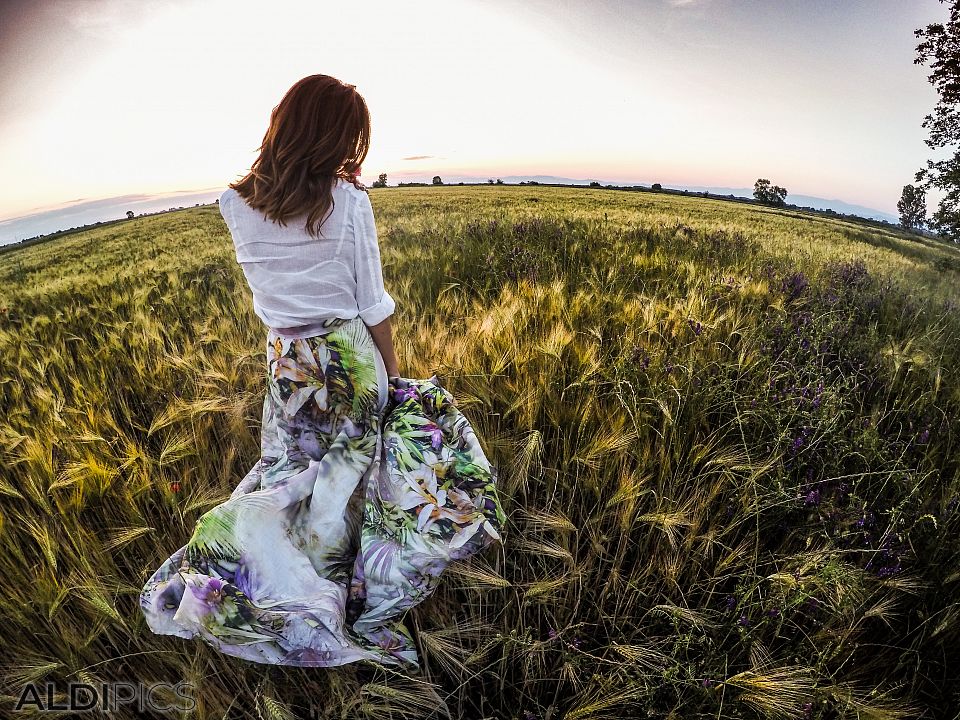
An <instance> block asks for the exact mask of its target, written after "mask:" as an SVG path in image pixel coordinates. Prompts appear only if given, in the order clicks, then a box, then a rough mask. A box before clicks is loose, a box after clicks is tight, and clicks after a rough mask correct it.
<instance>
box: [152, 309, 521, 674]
mask: <svg viewBox="0 0 960 720" xmlns="http://www.w3.org/2000/svg"><path fill="white" fill-rule="evenodd" d="M266 351H267V352H266V355H267V373H266V392H265V394H264V403H263V414H262V432H261V457H260V459H259V461H258V462H257V463H256V464H255V465H254V466H253V467H252V468H251V469H250V471H249V472H248V473H247V475H246V476H245V477H244V478H243V479H242V480H241V481H240V483H239V484H238V485H237V486H236V488H235V489H234V491H233V493H232V494H231V496H230V498H229V499H228V500H226V501H225V502H223V503H222V504H220V505H217V506H216V507H214V508H212V509H210V510H208V511H207V512H205V513H204V514H203V515H202V516H201V517H200V518H199V520H198V521H197V524H196V526H195V529H194V532H193V535H192V536H191V537H190V539H189V540H188V541H187V543H186V544H185V545H184V546H183V547H181V548H180V549H179V550H177V551H176V552H175V553H173V554H172V555H171V556H170V557H169V558H168V559H167V560H166V561H165V562H164V563H163V564H162V565H161V566H160V568H159V569H157V570H156V572H155V573H154V574H153V575H152V576H151V577H150V579H149V580H147V582H146V583H145V585H144V587H143V590H142V592H141V594H140V607H141V610H142V611H143V613H144V615H145V617H146V620H147V624H148V626H149V627H150V629H151V630H152V631H153V632H155V633H157V634H165V635H177V636H179V637H183V638H198V637H199V638H201V639H202V640H204V641H205V642H207V643H209V644H210V645H212V646H213V647H215V648H217V649H218V650H220V651H221V652H224V653H226V654H230V655H235V656H237V657H241V658H244V659H247V660H251V661H254V662H262V663H271V664H277V665H298V666H333V665H341V664H344V663H349V662H354V661H356V660H362V659H369V660H373V661H376V662H380V663H384V664H394V665H401V666H405V667H407V668H409V669H411V670H412V671H416V670H417V669H419V658H418V655H417V651H416V645H415V643H414V640H413V637H412V635H411V633H410V632H409V630H408V629H407V627H406V625H404V623H403V622H402V620H401V618H400V615H401V614H402V613H403V612H405V611H406V610H407V609H409V608H411V607H413V606H415V605H416V604H418V603H419V602H421V601H422V600H423V599H425V598H426V597H428V596H429V594H430V593H431V592H432V591H433V590H434V589H435V588H436V586H437V582H438V579H439V576H440V574H441V572H442V571H443V569H444V568H445V567H446V566H447V565H448V564H449V563H450V562H451V561H453V560H457V559H464V558H467V557H469V556H470V555H472V554H474V553H476V552H479V551H480V550H482V549H484V548H485V547H487V546H489V545H490V544H491V543H493V542H496V541H498V540H500V539H501V530H502V527H503V524H504V522H505V516H504V513H503V510H502V508H501V505H500V502H499V499H498V497H497V492H496V469H495V468H494V467H493V466H491V465H490V463H489V462H488V461H487V458H486V456H485V455H484V453H483V451H482V449H481V448H480V445H479V443H478V442H477V439H476V436H475V434H474V432H473V430H472V428H471V426H470V424H469V422H467V420H466V418H465V417H464V416H463V415H462V414H461V413H460V411H459V410H458V409H457V408H456V406H455V404H454V401H453V398H452V396H451V395H450V393H449V392H448V391H446V390H445V389H444V388H442V387H440V385H439V382H438V380H437V378H436V377H432V378H430V379H429V380H413V379H406V378H391V379H390V380H389V383H388V386H387V388H386V390H387V397H386V402H385V403H382V402H381V400H380V398H381V397H382V395H381V383H383V382H384V377H385V374H384V373H383V372H382V363H381V364H380V365H379V366H378V363H379V362H380V360H379V358H378V357H377V355H376V353H377V351H376V348H375V345H374V343H373V338H372V336H370V334H369V330H368V329H367V328H366V326H365V325H364V324H363V322H362V320H360V319H359V318H354V319H353V320H349V321H347V320H340V319H335V320H332V321H331V322H330V329H329V331H328V332H325V333H324V334H322V335H317V336H314V337H310V338H301V339H296V340H290V339H285V338H281V337H279V336H277V335H276V334H274V333H272V332H271V333H269V334H268V338H267V347H266ZM378 368H379V369H378Z"/></svg>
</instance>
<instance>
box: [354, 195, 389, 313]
mask: <svg viewBox="0 0 960 720" xmlns="http://www.w3.org/2000/svg"><path fill="white" fill-rule="evenodd" d="M353 232H354V248H355V252H354V256H353V257H354V272H355V274H356V278H357V309H358V310H359V313H360V317H361V318H362V319H363V322H364V323H366V324H367V325H377V324H378V323H381V322H383V321H384V320H385V319H386V318H388V317H389V316H390V315H392V314H393V311H394V310H395V309H396V303H395V302H394V300H393V298H392V297H391V296H390V293H388V292H387V291H386V289H385V288H384V286H383V267H382V265H381V263H380V243H379V241H378V239H377V226H376V225H375V224H374V221H373V206H372V205H371V204H370V196H369V195H367V193H366V192H361V193H360V194H359V195H358V196H357V202H356V205H355V206H354V218H353Z"/></svg>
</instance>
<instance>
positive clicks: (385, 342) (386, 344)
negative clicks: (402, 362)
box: [367, 315, 400, 377]
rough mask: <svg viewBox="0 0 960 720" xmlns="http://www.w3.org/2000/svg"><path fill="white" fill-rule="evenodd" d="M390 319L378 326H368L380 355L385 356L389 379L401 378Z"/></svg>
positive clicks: (384, 360)
mask: <svg viewBox="0 0 960 720" xmlns="http://www.w3.org/2000/svg"><path fill="white" fill-rule="evenodd" d="M390 317H391V316H389V315H388V316H387V317H386V319H384V320H382V321H381V322H379V323H377V324H376V325H367V328H368V329H369V330H370V334H371V335H372V336H373V341H374V342H375V343H376V344H377V349H378V350H379V351H380V355H381V356H383V364H384V365H385V366H386V368H387V377H399V376H400V366H399V365H398V364H397V353H396V350H395V349H394V347H393V329H392V327H391V325H390Z"/></svg>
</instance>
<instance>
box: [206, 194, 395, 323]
mask: <svg viewBox="0 0 960 720" xmlns="http://www.w3.org/2000/svg"><path fill="white" fill-rule="evenodd" d="M332 197H333V206H332V208H331V211H330V214H329V216H328V217H327V218H326V219H325V220H324V222H323V225H322V227H321V237H320V238H316V237H313V236H311V235H310V234H308V233H307V232H306V229H305V228H304V223H305V220H306V216H305V215H304V216H302V217H300V216H298V217H296V218H291V219H290V220H289V221H288V222H287V224H286V226H281V225H280V224H279V223H275V222H273V221H272V220H270V219H269V218H267V217H266V216H265V215H264V214H263V213H262V212H260V211H259V210H256V209H254V208H252V207H250V206H249V205H247V203H246V201H245V200H244V199H243V197H241V196H240V194H239V193H238V192H237V191H236V190H234V189H233V188H227V189H226V190H225V191H224V192H223V193H222V194H221V195H220V201H219V202H220V214H221V215H222V216H223V219H224V221H225V222H226V224H227V227H228V228H229V230H230V234H231V236H232V237H233V244H234V249H235V252H236V257H237V262H238V263H239V264H240V266H241V268H242V269H243V273H244V275H245V276H246V279H247V284H248V285H249V286H250V290H251V292H252V294H253V309H254V312H255V313H256V314H257V316H258V317H259V318H260V319H261V320H262V321H263V323H264V324H265V325H267V326H268V327H274V328H281V327H294V326H300V325H307V324H310V323H313V322H316V321H318V320H323V319H327V318H334V317H340V318H345V319H352V318H355V317H357V316H358V315H360V316H361V317H362V318H363V320H364V322H365V323H367V325H376V324H377V323H379V322H381V321H382V320H383V319H384V318H386V317H387V316H389V315H390V314H391V313H392V312H393V311H394V308H395V303H394V301H393V298H392V297H391V296H390V295H389V294H388V293H387V292H386V290H385V289H384V287H383V276H382V269H381V265H380V251H379V244H378V241H377V231H376V225H375V224H374V221H373V208H372V206H371V205H370V198H369V196H368V195H367V193H366V191H364V190H361V189H359V188H357V187H356V186H354V185H353V183H351V182H349V181H347V180H345V179H343V178H338V179H337V181H336V182H335V183H334V185H333V188H332Z"/></svg>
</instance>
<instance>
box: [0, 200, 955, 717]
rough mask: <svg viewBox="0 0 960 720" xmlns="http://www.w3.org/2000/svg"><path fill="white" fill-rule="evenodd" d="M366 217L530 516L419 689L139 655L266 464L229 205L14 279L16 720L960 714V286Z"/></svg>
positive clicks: (517, 517)
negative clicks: (92, 692) (227, 220)
mask: <svg viewBox="0 0 960 720" xmlns="http://www.w3.org/2000/svg"><path fill="white" fill-rule="evenodd" d="M371 199H372V202H373V205H374V209H375V212H376V216H377V225H378V229H379V232H380V242H381V248H382V254H383V260H384V268H385V270H384V272H385V276H386V284H387V286H388V288H389V289H390V291H391V294H392V295H393V296H394V297H395V298H396V299H397V312H396V315H395V317H394V327H395V330H394V333H395V341H396V344H397V350H398V356H399V358H400V363H401V370H402V373H403V374H404V375H406V376H410V377H428V376H429V375H430V374H431V373H432V372H437V373H438V374H439V376H440V377H441V379H442V380H443V382H444V384H445V386H446V387H448V388H449V389H450V390H451V392H452V393H453V394H454V396H455V397H456V398H457V400H458V404H459V405H460V406H461V408H462V409H463V410H464V412H465V414H466V415H467V416H468V417H469V418H470V420H471V422H472V423H473V425H474V428H475V430H476V431H477V433H478V436H479V438H480V440H481V443H482V444H483V446H484V448H485V449H486V450H487V451H488V453H489V455H490V456H491V459H492V460H493V461H494V463H495V464H496V465H498V467H499V468H500V469H501V475H500V489H501V497H502V500H503V502H504V508H505V510H506V511H507V513H508V516H509V521H508V525H507V527H506V528H505V532H504V537H505V545H504V546H503V547H502V548H499V549H498V551H497V552H492V553H490V554H485V555H484V556H483V557H479V558H474V559H473V560H472V561H471V562H470V563H467V564H461V565H454V566H452V567H451V568H450V569H449V570H448V572H447V573H445V575H444V582H442V583H441V585H440V587H439V589H438V590H437V591H436V592H435V594H434V595H433V596H431V598H430V599H429V600H427V601H426V602H425V603H424V604H423V605H421V606H419V607H418V608H416V609H415V610H414V611H413V612H412V613H411V616H410V623H409V624H410V625H411V627H412V628H413V629H414V632H415V633H416V635H417V637H418V640H419V643H420V648H421V655H422V659H423V662H424V665H425V673H424V676H423V677H421V678H405V677H402V676H398V675H397V674H396V673H395V672H394V671H393V670H391V669H378V670H377V674H376V676H375V677H374V678H373V680H372V681H371V682H369V683H367V684H365V685H363V686H362V687H361V686H360V684H359V682H358V677H357V670H358V667H357V666H353V665H348V666H343V667H340V668H332V669H327V670H305V669H296V668H276V667H269V666H262V665H255V664H248V663H245V662H243V661H241V660H237V659H235V658H231V657H229V656H223V655H220V654H218V653H217V652H216V651H214V650H212V649H211V648H208V647H207V646H205V645H203V644H202V643H200V642H199V641H197V642H187V641H183V640H181V639H179V638H169V637H158V636H155V635H153V634H151V633H150V632H149V630H148V629H147V628H146V627H145V624H144V621H143V619H142V617H141V615H140V613H139V609H138V608H137V594H138V592H139V590H140V587H141V586H142V584H143V581H144V580H145V579H146V577H147V576H148V575H149V574H150V573H151V572H152V571H153V570H154V569H155V568H156V567H157V566H158V565H159V564H160V563H161V562H162V561H163V560H164V559H165V558H166V557H167V556H168V555H169V554H170V553H171V552H173V551H174V550H175V549H176V548H178V547H179V546H180V545H181V544H182V543H183V542H185V540H186V539H187V538H188V537H189V535H190V533H191V531H192V529H193V527H194V525H195V523H196V521H197V519H198V518H199V516H200V515H201V514H202V513H203V512H204V511H205V510H207V509H209V508H210V507H212V506H213V505H214V504H216V503H218V502H221V501H223V500H225V499H226V498H227V497H228V495H229V493H230V491H231V490H232V489H233V487H234V485H235V483H236V482H237V481H238V480H239V478H240V477H242V476H243V474H244V473H245V472H246V471H247V470H248V469H249V467H250V466H251V465H253V463H255V462H256V460H257V459H258V453H259V435H258V433H259V422H260V408H261V402H262V397H263V396H262V392H263V389H264V385H263V382H264V381H263V366H262V364H263V352H264V347H263V342H264V329H263V328H262V326H261V325H260V324H259V320H258V319H257V318H256V316H255V315H254V314H253V311H252V304H251V298H250V295H249V291H248V289H247V287H246V285H245V281H244V278H243V275H242V272H241V270H240V268H239V266H237V264H236V262H235V260H234V256H233V248H232V245H231V243H230V237H229V234H228V232H227V229H226V227H225V226H224V224H223V222H222V220H221V218H220V216H219V213H218V211H217V209H216V207H215V206H206V207H201V208H190V209H187V210H184V211H179V212H176V213H169V214H164V215H158V216H153V217H148V218H139V219H135V220H131V221H129V222H126V223H123V224H118V225H114V226H110V227H105V228H99V229H95V230H91V231H88V232H84V233H78V234H72V235H69V236H65V237H63V238H58V239H55V240H51V241H49V242H45V243H42V244H38V245H36V246H32V247H25V248H22V249H19V250H17V251H16V252H10V253H6V254H4V255H3V256H2V258H0V409H2V413H0V452H2V453H3V455H2V459H3V464H4V471H3V472H2V473H0V498H2V500H0V550H2V552H0V574H2V577H3V587H4V591H3V593H0V614H2V617H3V619H4V623H3V628H4V629H3V631H2V633H3V634H2V636H0V637H2V639H3V647H2V649H0V662H2V664H3V668H4V672H3V677H4V678H5V682H4V684H3V688H2V692H3V695H4V698H5V702H6V701H9V700H11V699H15V698H16V697H17V696H18V694H19V692H20V688H21V686H22V685H23V683H25V682H27V681H29V680H34V681H41V682H42V681H50V682H55V683H56V684H57V687H65V685H66V683H67V682H69V681H74V682H76V681H79V680H83V681H87V682H93V681H101V680H102V681H106V680H127V681H133V682H136V681H141V682H148V681H151V680H156V681H159V680H163V681H167V682H175V681H178V680H184V681H189V682H192V683H193V684H194V685H195V688H196V690H195V695H196V696H198V697H201V698H202V703H201V704H200V706H199V707H198V709H197V711H196V713H195V715H194V716H195V717H198V718H207V717H210V718H213V717H216V718H223V717H236V718H241V717H256V716H258V715H259V716H262V717H284V716H286V715H287V714H289V713H294V714H295V715H296V716H303V715H305V714H309V713H311V712H312V713H313V715H312V716H315V717H329V718H335V717H336V718H339V717H388V716H389V717H416V718H422V717H427V716H437V717H439V716H450V717H470V718H482V717H497V718H500V717H504V718H523V719H524V720H528V719H530V718H544V720H547V719H551V718H560V717H564V718H570V719H571V720H572V719H573V718H605V717H610V718H614V717H672V718H699V717H714V718H715V717H724V718H875V719H877V720H886V719H893V718H908V717H928V718H934V717H949V716H951V715H950V713H953V712H955V708H956V707H957V706H958V705H960V692H958V689H957V688H958V687H960V672H958V670H957V668H958V667H960V650H958V648H960V605H958V603H957V600H956V597H957V590H958V581H960V541H958V536H960V533H958V531H960V509H958V501H960V479H958V475H957V468H958V463H960V451H958V444H957V443H958V431H960V424H958V407H960V378H958V374H957V373H958V368H960V319H958V313H957V310H958V307H960V298H958V296H957V292H956V287H957V282H958V280H960V252H958V251H957V250H955V249H954V248H952V247H950V246H947V245H944V244H942V243H937V242H934V241H931V240H928V239H924V238H918V237H916V236H912V235H901V234H898V233H896V232H892V231H882V230H877V231H875V232H874V231H871V230H865V229H864V228H863V227H862V226H858V225H855V224H852V223H848V222H845V221H842V220H836V219H827V218H824V219H813V218H809V217H797V216H796V215H795V214H791V213H789V212H785V211H780V210H776V209H771V208H763V207H751V206H745V205H742V204H740V203H736V204H733V203H725V202H723V201H719V200H710V199H701V198H695V197H690V198H686V197H677V196H660V195H656V194H653V193H642V194H640V193H637V194H634V193H619V192H612V191H604V190H586V189H576V190H573V189H564V188H553V187H528V186H525V187H519V186H491V187H472V188H456V187H443V188H402V189H397V188H387V189H374V190H371ZM175 482H178V483H179V486H177V485H173V483H175ZM311 708H312V710H311Z"/></svg>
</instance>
